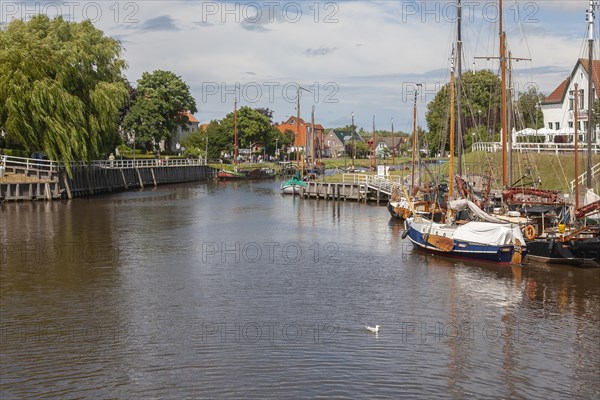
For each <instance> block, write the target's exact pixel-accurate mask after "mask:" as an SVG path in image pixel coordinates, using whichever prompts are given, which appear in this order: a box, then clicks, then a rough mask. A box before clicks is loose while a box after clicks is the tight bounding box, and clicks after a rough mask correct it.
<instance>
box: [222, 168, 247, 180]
mask: <svg viewBox="0 0 600 400" xmlns="http://www.w3.org/2000/svg"><path fill="white" fill-rule="evenodd" d="M217 177H218V178H219V179H220V180H224V181H225V180H238V179H246V178H247V176H246V174H244V173H242V172H238V171H228V170H224V169H223V170H221V171H219V172H218V173H217Z"/></svg>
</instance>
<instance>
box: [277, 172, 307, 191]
mask: <svg viewBox="0 0 600 400" xmlns="http://www.w3.org/2000/svg"><path fill="white" fill-rule="evenodd" d="M306 188H308V185H307V184H306V182H304V181H303V180H302V179H300V178H298V177H296V176H294V177H292V178H291V179H288V180H287V181H285V182H283V183H282V184H281V192H282V193H284V194H299V193H300V191H301V190H302V189H306Z"/></svg>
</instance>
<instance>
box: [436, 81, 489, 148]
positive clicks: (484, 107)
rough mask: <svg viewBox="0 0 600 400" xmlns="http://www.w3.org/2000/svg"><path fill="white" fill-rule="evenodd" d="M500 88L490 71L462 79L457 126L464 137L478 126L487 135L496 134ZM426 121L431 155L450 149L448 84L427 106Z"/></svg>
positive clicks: (464, 141)
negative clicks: (458, 125)
mask: <svg viewBox="0 0 600 400" xmlns="http://www.w3.org/2000/svg"><path fill="white" fill-rule="evenodd" d="M500 87H501V84H500V79H499V78H498V77H497V76H496V75H495V74H494V73H493V72H492V71H490V70H481V71H477V72H475V73H467V74H464V75H463V76H462V97H461V98H462V102H461V113H462V118H461V121H459V123H460V124H461V127H462V132H463V135H464V136H466V133H467V132H469V131H472V128H474V127H478V126H485V127H486V131H488V132H489V131H492V132H495V131H497V130H498V129H499V124H500V121H499V115H500ZM455 106H456V104H455ZM455 116H456V110H455ZM425 119H426V121H427V126H428V128H429V133H428V134H427V135H426V138H427V143H428V145H429V149H430V151H431V153H432V154H436V153H438V152H440V150H441V149H442V148H444V149H446V150H447V149H448V148H449V140H448V138H447V136H448V133H449V129H448V125H449V123H450V84H449V83H447V84H446V85H444V86H443V87H442V88H441V89H440V91H439V92H438V93H437V94H436V96H435V98H434V99H433V100H432V101H431V102H430V103H429V104H428V105H427V113H426V116H425ZM464 136H463V137H464ZM471 140H472V138H469V139H468V141H471ZM463 143H464V144H466V140H463Z"/></svg>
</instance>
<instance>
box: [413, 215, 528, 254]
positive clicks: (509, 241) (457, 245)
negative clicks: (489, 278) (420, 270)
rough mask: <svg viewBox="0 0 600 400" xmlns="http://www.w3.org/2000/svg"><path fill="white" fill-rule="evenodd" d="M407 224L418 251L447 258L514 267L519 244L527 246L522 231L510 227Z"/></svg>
mask: <svg viewBox="0 0 600 400" xmlns="http://www.w3.org/2000/svg"><path fill="white" fill-rule="evenodd" d="M405 224H406V232H407V233H406V235H407V236H408V238H409V239H410V241H411V242H412V244H413V246H414V247H415V248H416V249H417V250H421V251H425V252H428V253H432V254H436V255H441V256H445V257H452V258H461V259H468V260H473V261H484V262H492V263H498V264H510V263H511V262H512V259H513V254H514V253H515V247H516V246H515V244H518V243H523V242H524V239H523V237H522V235H521V231H520V230H519V228H518V227H516V226H512V225H510V224H498V223H493V222H479V221H470V222H467V223H465V224H463V225H446V224H438V223H435V222H433V221H430V220H427V219H425V218H422V217H416V218H412V217H411V218H408V219H407V220H406V222H405ZM519 250H520V247H519Z"/></svg>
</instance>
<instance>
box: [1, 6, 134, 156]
mask: <svg viewBox="0 0 600 400" xmlns="http://www.w3.org/2000/svg"><path fill="white" fill-rule="evenodd" d="M121 51H122V49H121V45H120V44H119V42H118V41H117V40H115V39H112V38H109V37H106V36H104V34H103V33H102V31H100V30H98V29H96V28H95V27H94V26H93V25H92V23H91V22H89V21H85V22H81V23H76V22H67V21H65V20H64V19H63V18H61V17H57V18H55V19H52V20H51V19H49V18H48V17H46V16H43V15H39V16H35V17H33V18H31V19H30V20H29V21H28V22H24V21H21V20H14V21H12V22H11V23H10V24H8V26H7V27H6V28H5V29H0V127H3V128H4V130H5V131H6V132H7V136H8V137H9V138H10V140H12V141H16V142H18V143H20V144H21V145H22V146H23V147H24V148H25V149H26V150H27V151H28V152H29V151H40V150H41V151H44V152H46V153H47V154H48V156H49V157H50V158H52V159H55V160H62V161H65V162H70V161H76V160H91V159H92V158H95V157H98V156H99V155H100V154H102V153H106V152H109V151H110V149H112V148H113V147H114V145H115V144H116V143H118V141H119V137H118V133H117V132H118V130H117V124H118V118H119V109H120V108H121V105H122V104H123V102H124V100H125V99H126V97H127V94H128V89H127V84H126V80H125V78H124V76H123V70H124V69H125V68H126V63H125V61H124V60H123V59H122V58H121Z"/></svg>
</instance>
